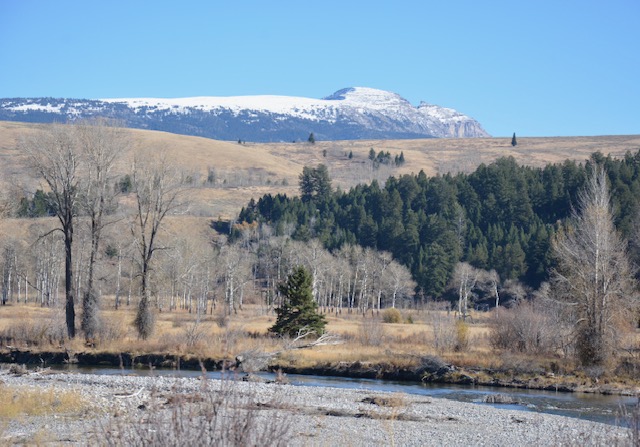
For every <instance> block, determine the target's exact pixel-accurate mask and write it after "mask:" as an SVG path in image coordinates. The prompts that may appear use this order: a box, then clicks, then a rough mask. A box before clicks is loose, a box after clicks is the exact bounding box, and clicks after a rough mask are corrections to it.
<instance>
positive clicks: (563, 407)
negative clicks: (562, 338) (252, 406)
mask: <svg viewBox="0 0 640 447" xmlns="http://www.w3.org/2000/svg"><path fill="white" fill-rule="evenodd" d="M52 369H55V370H59V371H67V372H71V373H84V374H100V375H114V374H135V375H143V376H149V375H163V376H175V377H200V376H202V372H200V371H188V370H172V369H154V370H149V369H146V368H140V369H138V368H136V369H128V368H125V369H119V368H109V367H88V366H76V365H65V366H57V367H53V368H52ZM226 374H227V375H228V374H230V373H226ZM256 375H258V376H260V377H261V378H263V379H265V380H274V379H275V375H274V374H272V373H258V374H256ZM206 376H207V378H210V379H220V378H221V377H222V373H221V372H220V371H214V372H207V373H206ZM239 377H241V376H239ZM286 378H287V380H288V383H289V384H291V385H295V386H313V387H323V386H324V387H334V388H349V389H367V390H374V391H388V392H395V393H407V394H417V395H424V396H432V397H437V398H444V399H452V400H457V401H460V402H469V403H474V404H477V405H490V406H492V407H495V408H509V409H514V410H522V411H531V412H541V413H548V414H557V415H561V416H569V417H574V418H579V419H586V420H590V421H596V422H604V423H607V424H612V425H627V421H626V419H625V418H624V417H623V416H622V412H623V408H626V409H627V410H628V411H629V410H631V408H632V407H633V406H634V405H636V404H637V403H638V399H637V398H635V397H630V396H614V395H602V394H591V393H567V392H553V391H541V390H527V389H515V388H498V387H487V386H472V385H448V384H422V383H415V382H398V381H389V380H377V379H350V378H345V377H327V376H311V375H309V376H307V375H298V374H289V375H287V376H286ZM497 394H501V395H505V396H508V397H510V398H511V399H512V400H513V401H514V402H517V403H515V404H489V403H484V402H483V400H484V398H485V397H486V396H489V395H497Z"/></svg>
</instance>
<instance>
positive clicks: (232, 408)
mask: <svg viewBox="0 0 640 447" xmlns="http://www.w3.org/2000/svg"><path fill="white" fill-rule="evenodd" d="M203 381H204V379H203ZM285 407H286V406H285V405H284V404H283V403H281V402H279V401H278V400H276V399H271V400H269V401H266V402H262V401H260V399H259V398H258V396H257V395H256V393H254V392H251V391H246V390H244V389H243V388H241V387H240V386H239V384H238V383H236V382H234V381H232V380H228V379H223V380H222V383H221V386H220V388H219V389H212V388H211V387H210V386H209V384H208V382H207V381H204V382H203V387H202V389H201V390H200V391H199V392H197V393H188V394H187V393H181V392H179V391H178V390H173V391H172V392H171V393H169V394H168V395H161V394H159V393H157V392H154V393H153V395H152V399H151V403H150V404H149V405H147V406H146V407H145V408H144V409H139V410H138V412H136V413H128V414H125V415H114V416H112V417H110V418H109V419H108V420H107V422H99V423H97V426H96V430H95V434H94V437H95V438H94V439H93V440H92V443H94V444H96V445H105V446H127V447H129V446H156V445H158V446H159V445H161V446H193V447H197V446H217V445H220V446H265V445H269V446H284V445H287V444H288V443H289V441H290V439H291V434H290V419H289V415H288V413H287V410H286V409H285ZM134 411H135V410H134Z"/></svg>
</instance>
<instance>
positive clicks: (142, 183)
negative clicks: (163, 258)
mask: <svg viewBox="0 0 640 447" xmlns="http://www.w3.org/2000/svg"><path fill="white" fill-rule="evenodd" d="M131 182H132V191H133V194H134V197H135V207H136V210H135V213H134V216H133V220H132V222H131V233H132V235H133V238H134V240H135V245H136V249H137V263H138V269H139V271H138V274H139V276H140V280H141V284H140V302H139V304H138V311H137V314H136V319H135V322H134V323H135V327H136V329H137V331H138V335H139V336H140V337H141V338H142V339H146V338H148V337H149V336H150V335H151V333H152V332H153V326H154V317H153V311H152V309H151V294H150V288H149V286H150V284H149V276H150V273H151V261H152V259H153V255H154V253H155V252H156V251H157V250H159V249H161V248H163V247H161V246H160V245H158V233H159V231H160V228H161V225H162V222H163V221H164V219H165V217H167V215H169V214H170V213H172V212H173V211H175V210H177V209H178V208H179V207H181V206H182V205H183V202H182V192H183V188H182V184H181V181H180V175H179V173H178V172H176V170H175V169H172V168H171V167H170V165H169V162H168V160H167V158H166V156H165V155H163V154H159V155H158V154H153V155H151V154H147V156H146V157H144V158H142V157H138V158H136V160H135V161H134V164H133V173H132V175H131Z"/></svg>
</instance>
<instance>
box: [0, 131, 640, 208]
mask: <svg viewBox="0 0 640 447" xmlns="http://www.w3.org/2000/svg"><path fill="white" fill-rule="evenodd" d="M40 127H42V125H36V124H24V123H14V122H2V121H0V186H1V187H2V188H3V190H5V191H12V194H13V195H14V196H15V195H19V194H21V193H22V194H23V193H24V191H25V190H26V191H32V190H34V189H35V188H37V187H38V182H37V180H36V179H34V178H33V177H32V176H31V175H30V174H29V171H28V169H27V168H26V167H25V165H24V162H25V160H24V157H23V155H22V154H21V153H20V151H19V149H18V147H19V142H20V140H21V139H23V138H24V137H25V136H28V135H30V134H32V133H33V132H35V131H37V130H38V129H39V128H40ZM128 132H129V133H130V135H131V141H132V147H133V149H132V150H130V151H129V152H127V153H126V154H124V156H123V157H122V160H121V163H120V166H119V170H120V172H121V173H123V174H124V173H125V172H126V171H127V168H128V167H129V166H130V163H131V161H132V159H133V156H134V155H135V154H145V155H146V154H149V153H151V154H153V153H157V152H164V153H166V154H167V157H168V158H169V159H170V160H173V161H174V162H175V164H176V165H177V166H178V167H179V168H180V169H181V170H182V171H183V172H184V173H185V175H190V176H191V177H192V178H193V180H194V183H193V184H194V187H193V188H192V190H191V191H190V193H189V196H190V199H191V202H192V205H191V207H190V214H192V215H196V216H202V217H213V218H218V217H222V218H230V217H233V216H235V215H237V213H238V212H239V211H240V208H241V207H242V206H243V205H245V204H246V203H247V202H248V201H249V200H250V199H251V198H255V199H258V198H259V197H261V196H262V195H264V194H266V193H272V194H273V193H286V194H288V195H295V194H297V192H298V186H297V185H298V176H299V174H300V173H301V172H302V168H303V167H304V166H316V165H317V164H319V163H324V164H325V165H327V167H328V168H329V173H330V175H331V178H332V180H333V185H334V186H336V187H337V186H339V187H341V188H342V189H348V188H350V187H352V186H354V185H356V184H358V183H369V182H370V181H371V180H373V179H377V180H378V181H380V182H382V183H383V182H384V181H385V179H386V178H387V177H388V176H389V175H396V176H397V175H402V174H411V173H414V174H417V173H418V172H420V171H421V170H424V172H425V173H426V174H427V175H435V174H438V173H446V172H452V173H457V172H471V171H473V170H474V169H475V168H476V167H477V166H478V165H479V164H480V163H491V162H492V161H494V160H496V159H497V158H500V157H503V156H513V157H514V158H515V159H516V160H517V161H518V162H520V163H522V164H527V165H532V166H543V165H545V164H547V163H556V162H562V161H563V160H565V159H573V160H579V161H583V160H586V159H587V158H588V157H589V156H590V155H591V154H592V153H593V152H596V151H600V152H602V153H603V154H605V155H606V154H611V155H612V156H622V155H624V154H625V152H627V151H631V152H635V151H637V150H639V149H640V135H630V136H627V135H622V136H598V137H556V138H525V137H518V145H517V146H516V147H512V146H511V139H510V138H477V139H471V138H467V139H423V140H357V141H318V142H316V144H309V143H269V144H265V143H246V144H238V143H237V142H225V141H216V140H211V139H207V138H199V137H191V136H184V135H176V134H170V133H166V132H157V131H146V130H129V131H128ZM372 148H373V149H374V150H375V151H376V152H380V151H384V152H387V151H388V152H390V154H391V156H392V158H393V157H394V156H396V155H400V153H401V152H403V153H404V156H405V160H406V163H405V164H404V165H403V166H401V167H393V168H392V167H386V166H383V167H381V168H380V169H378V170H374V169H372V168H371V164H370V162H369V160H368V155H369V151H370V149H372ZM349 152H352V153H353V158H352V159H349V158H348V154H349ZM210 168H213V169H215V171H216V176H217V178H218V180H219V182H221V183H220V184H219V185H217V187H215V188H212V187H205V186H202V184H203V183H204V181H205V180H206V178H207V173H208V171H209V169H210ZM283 181H284V183H285V184H284V185H283ZM222 182H226V183H222ZM5 194H6V193H5Z"/></svg>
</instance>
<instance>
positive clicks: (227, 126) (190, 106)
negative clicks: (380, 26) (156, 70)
mask: <svg viewBox="0 0 640 447" xmlns="http://www.w3.org/2000/svg"><path fill="white" fill-rule="evenodd" d="M91 116H106V117H110V118H115V119H118V120H121V121H123V122H124V123H125V124H126V125H127V126H129V127H134V128H146V129H153V130H164V131H168V132H174V133H179V134H187V135H197V136H204V137H208V138H216V139H222V140H237V139H242V140H247V141H262V142H269V141H291V140H294V141H295V140H301V139H306V136H308V135H309V133H310V132H313V133H314V134H315V136H316V138H317V139H323V140H342V139H344V140H350V139H369V138H371V139H373V138H381V139H392V138H428V137H440V138H446V137H486V136H489V135H488V134H487V133H486V132H485V131H484V129H483V128H482V126H481V125H480V124H479V123H478V122H477V121H475V120H474V119H473V118H470V117H468V116H466V115H464V114H462V113H459V112H457V111H456V110H453V109H449V108H444V107H440V106H436V105H431V104H427V103H425V102H422V103H421V104H420V105H419V106H418V107H414V106H413V105H411V104H410V103H409V102H408V101H407V100H406V99H404V98H402V97H401V96H400V95H398V94H396V93H391V92H387V91H384V90H377V89H373V88H367V87H351V88H346V89H342V90H339V91H337V92H335V93H334V94H332V95H330V96H328V97H325V98H323V99H313V98H302V97H291V96H274V95H257V96H232V97H209V96H200V97H189V98H174V99H163V98H115V99H97V100H77V99H53V98H5V99H0V119H2V120H10V121H28V122H52V121H61V120H75V119H79V118H87V117H91Z"/></svg>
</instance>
